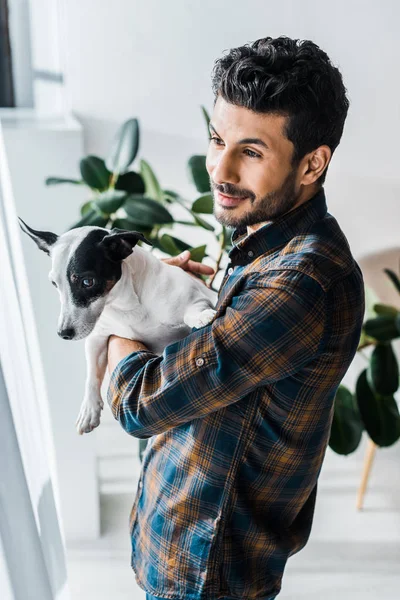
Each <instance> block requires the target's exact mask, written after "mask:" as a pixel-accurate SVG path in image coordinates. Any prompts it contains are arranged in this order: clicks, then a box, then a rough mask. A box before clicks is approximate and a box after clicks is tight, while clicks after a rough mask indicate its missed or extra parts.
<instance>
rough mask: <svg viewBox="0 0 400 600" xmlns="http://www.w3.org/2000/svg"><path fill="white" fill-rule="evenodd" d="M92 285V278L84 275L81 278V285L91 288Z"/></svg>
mask: <svg viewBox="0 0 400 600" xmlns="http://www.w3.org/2000/svg"><path fill="white" fill-rule="evenodd" d="M93 286H94V279H93V278H92V277H85V279H82V287H85V288H91V287H93Z"/></svg>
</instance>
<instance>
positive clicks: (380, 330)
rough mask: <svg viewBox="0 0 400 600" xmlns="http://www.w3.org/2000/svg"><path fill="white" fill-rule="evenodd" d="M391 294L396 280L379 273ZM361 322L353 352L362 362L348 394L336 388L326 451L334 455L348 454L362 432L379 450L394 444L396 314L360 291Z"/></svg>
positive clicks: (399, 320) (399, 323) (399, 431)
mask: <svg viewBox="0 0 400 600" xmlns="http://www.w3.org/2000/svg"><path fill="white" fill-rule="evenodd" d="M384 272H385V273H386V275H387V276H388V277H389V279H390V281H391V282H392V284H393V285H394V286H395V288H396V290H397V292H399V293H400V280H399V277H398V276H397V275H396V274H395V273H394V272H393V271H392V270H390V269H384ZM365 292H366V320H365V322H364V325H363V329H362V333H361V339H360V342H359V345H358V348H357V352H358V353H359V354H360V355H361V356H363V358H364V359H365V360H366V367H365V368H364V369H363V370H362V371H361V373H360V375H359V376H358V379H357V382H356V385H355V391H354V393H352V392H351V391H350V390H349V389H348V388H346V387H345V386H344V385H340V386H339V388H338V391H337V394H336V398H335V408H334V417H333V423H332V429H331V436H330V441H329V445H330V447H331V448H332V450H334V451H335V452H337V453H338V454H345V455H347V454H351V453H352V452H354V451H355V450H356V449H357V448H358V446H359V444H360V441H361V437H362V433H363V431H364V430H365V431H366V432H367V434H368V436H369V437H370V439H371V440H372V441H373V442H374V443H375V444H376V445H377V446H381V447H386V446H391V445H392V444H394V443H395V442H396V441H397V440H398V439H399V438H400V415H399V409H398V405H397V402H396V399H395V397H394V394H395V393H396V392H397V390H398V388H399V365H398V360H397V357H396V354H395V352H394V349H393V341H394V340H395V339H397V338H399V337H400V311H399V310H398V309H397V308H396V307H394V306H390V305H387V304H380V303H379V302H378V301H377V300H378V298H377V297H376V296H375V294H374V293H373V291H372V290H371V289H369V288H368V287H366V289H365Z"/></svg>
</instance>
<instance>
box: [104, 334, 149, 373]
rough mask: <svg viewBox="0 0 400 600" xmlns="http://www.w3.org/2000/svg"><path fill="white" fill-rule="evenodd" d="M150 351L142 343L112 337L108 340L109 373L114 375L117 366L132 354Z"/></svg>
mask: <svg viewBox="0 0 400 600" xmlns="http://www.w3.org/2000/svg"><path fill="white" fill-rule="evenodd" d="M137 350H148V348H147V346H145V345H144V344H143V343H142V342H136V341H134V340H128V339H126V338H121V337H118V336H116V335H111V336H110V338H109V340H108V371H109V373H112V372H113V371H114V369H115V367H116V366H117V364H118V363H119V362H120V361H121V360H122V359H123V358H125V357H126V356H129V354H132V352H136V351H137Z"/></svg>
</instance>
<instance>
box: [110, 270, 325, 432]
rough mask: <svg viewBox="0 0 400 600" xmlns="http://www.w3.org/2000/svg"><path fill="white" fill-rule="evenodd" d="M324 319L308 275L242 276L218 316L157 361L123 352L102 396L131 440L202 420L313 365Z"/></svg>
mask: <svg viewBox="0 0 400 600" xmlns="http://www.w3.org/2000/svg"><path fill="white" fill-rule="evenodd" d="M325 319H326V310H325V292H324V290H323V289H322V288H321V286H320V284H319V283H318V282H317V281H316V280H314V279H313V278H312V277H310V276H309V275H305V274H303V273H300V272H297V271H290V272H288V271H274V272H269V273H268V274H255V275H253V276H250V278H249V280H248V281H247V284H246V287H245V289H243V290H242V291H241V292H240V293H239V294H238V295H236V296H234V297H233V298H232V301H231V304H230V305H229V306H228V307H227V308H226V312H225V313H224V314H223V315H221V316H220V317H218V318H216V319H214V321H213V322H212V323H210V324H209V325H206V326H205V327H202V328H200V329H197V330H195V331H193V332H192V333H191V334H189V335H188V336H187V337H185V338H184V339H182V340H179V341H178V342H175V343H173V344H169V345H168V346H167V347H166V348H165V349H164V352H163V354H162V356H157V355H156V354H153V353H152V352H150V351H149V350H146V349H144V348H145V347H144V348H142V349H139V348H137V349H136V350H135V351H134V352H133V353H131V354H128V355H127V356H125V357H123V354H124V352H125V350H126V351H129V349H130V348H131V346H130V345H129V344H127V345H126V346H125V350H124V351H123V352H122V353H121V354H120V355H119V356H122V360H120V362H118V364H117V366H116V367H115V368H114V370H113V372H112V375H111V381H110V386H109V390H108V401H109V404H110V406H111V409H112V411H113V414H114V416H115V418H116V419H117V420H118V421H119V422H120V423H121V425H122V427H123V428H124V429H125V430H126V431H127V432H128V433H130V434H131V435H134V436H135V437H139V438H141V437H150V436H152V435H156V434H158V433H162V432H164V431H167V430H168V429H171V428H172V427H177V426H178V425H181V424H182V423H185V422H188V421H191V420H193V419H196V418H201V417H204V416H205V415H207V414H209V413H212V412H214V411H216V410H219V409H221V408H223V407H224V406H227V405H229V404H231V403H233V402H237V401H239V400H240V399H241V398H243V397H244V396H246V395H247V394H249V393H250V392H252V391H253V390H254V389H256V388H257V387H260V386H262V385H266V384H268V383H273V382H275V381H278V380H280V379H283V378H285V377H288V376H290V375H292V374H294V373H296V371H298V370H299V369H300V368H301V367H303V366H304V365H305V364H306V363H308V362H309V361H311V360H312V359H313V358H315V356H316V355H317V354H318V350H319V348H320V343H321V340H322V338H323V334H324V325H325ZM111 352H112V348H111ZM115 359H118V356H117V357H116V356H115V355H114V359H113V360H115ZM110 364H111V366H113V363H112V362H111V363H110Z"/></svg>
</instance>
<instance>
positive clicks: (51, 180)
mask: <svg viewBox="0 0 400 600" xmlns="http://www.w3.org/2000/svg"><path fill="white" fill-rule="evenodd" d="M59 183H73V184H74V185H82V183H83V181H81V180H79V179H66V178H63V177H47V179H46V185H58V184H59Z"/></svg>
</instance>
